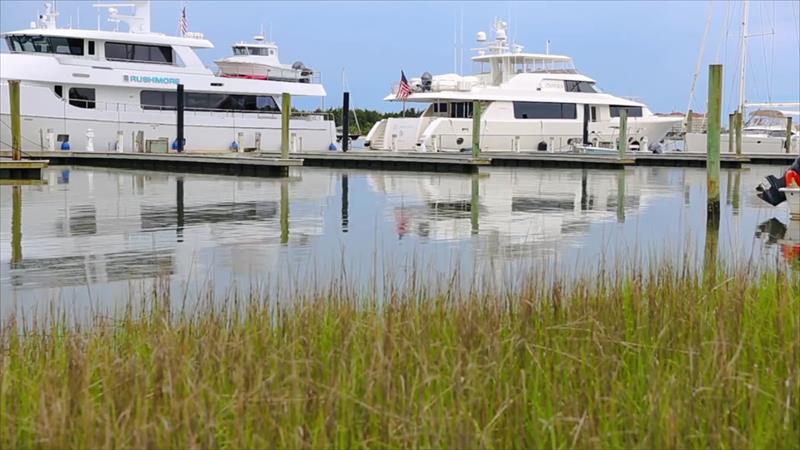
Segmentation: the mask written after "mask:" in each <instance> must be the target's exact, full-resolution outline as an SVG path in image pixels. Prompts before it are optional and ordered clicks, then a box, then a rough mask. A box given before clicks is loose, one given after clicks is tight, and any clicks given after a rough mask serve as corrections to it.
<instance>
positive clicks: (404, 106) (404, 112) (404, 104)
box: [403, 100, 406, 117]
mask: <svg viewBox="0 0 800 450" xmlns="http://www.w3.org/2000/svg"><path fill="white" fill-rule="evenodd" d="M405 116H406V101H405V100H403V117H405Z"/></svg>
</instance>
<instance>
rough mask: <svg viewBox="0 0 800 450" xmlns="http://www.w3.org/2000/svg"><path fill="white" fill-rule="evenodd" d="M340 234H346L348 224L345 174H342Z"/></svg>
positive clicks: (348, 196) (348, 210)
mask: <svg viewBox="0 0 800 450" xmlns="http://www.w3.org/2000/svg"><path fill="white" fill-rule="evenodd" d="M341 191H342V233H347V229H348V227H349V223H350V185H349V180H348V179H347V174H346V173H343V174H342V189H341Z"/></svg>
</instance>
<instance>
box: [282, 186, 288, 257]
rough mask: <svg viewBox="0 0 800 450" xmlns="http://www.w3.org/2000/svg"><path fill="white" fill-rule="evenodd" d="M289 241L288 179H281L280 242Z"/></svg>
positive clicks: (285, 242) (286, 242)
mask: <svg viewBox="0 0 800 450" xmlns="http://www.w3.org/2000/svg"><path fill="white" fill-rule="evenodd" d="M288 243H289V180H286V179H284V180H281V244H288Z"/></svg>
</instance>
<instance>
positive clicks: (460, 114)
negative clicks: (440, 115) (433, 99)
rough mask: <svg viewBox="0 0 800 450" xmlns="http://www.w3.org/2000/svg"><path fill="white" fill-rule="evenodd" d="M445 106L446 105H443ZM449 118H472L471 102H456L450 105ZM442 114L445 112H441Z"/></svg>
mask: <svg viewBox="0 0 800 450" xmlns="http://www.w3.org/2000/svg"><path fill="white" fill-rule="evenodd" d="M443 104H444V105H446V103H443ZM449 107H450V117H452V118H454V119H468V118H470V117H472V102H457V103H451V104H450V106H449ZM442 112H447V110H446V109H445V110H443V111H442Z"/></svg>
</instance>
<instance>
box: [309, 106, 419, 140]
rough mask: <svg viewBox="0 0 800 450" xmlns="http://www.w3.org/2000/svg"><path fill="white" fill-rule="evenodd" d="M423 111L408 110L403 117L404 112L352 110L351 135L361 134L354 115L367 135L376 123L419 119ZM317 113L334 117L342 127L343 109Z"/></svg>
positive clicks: (321, 110) (362, 131) (325, 110)
mask: <svg viewBox="0 0 800 450" xmlns="http://www.w3.org/2000/svg"><path fill="white" fill-rule="evenodd" d="M422 111H423V110H422V109H416V108H413V107H412V108H406V112H405V115H403V112H402V111H398V112H380V111H375V110H372V109H360V108H356V109H351V110H350V127H349V128H350V131H349V132H350V133H351V134H355V133H358V132H359V129H358V126H356V120H355V118H354V117H353V113H355V116H356V117H358V125H360V126H361V134H364V135H366V134H367V133H368V132H369V130H370V129H371V128H372V126H373V125H375V123H376V122H378V121H380V120H382V119H387V118H390V117H419V116H420V115H421V114H422ZM314 112H315V113H325V114H329V115H331V116H333V120H334V122H336V126H337V127H339V126H341V125H342V108H327V109H324V110H323V109H319V108H317V109H316V110H315V111H314Z"/></svg>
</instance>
